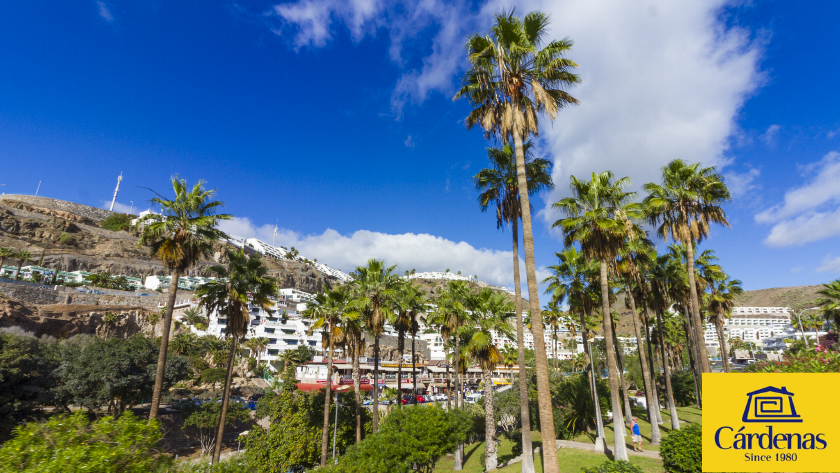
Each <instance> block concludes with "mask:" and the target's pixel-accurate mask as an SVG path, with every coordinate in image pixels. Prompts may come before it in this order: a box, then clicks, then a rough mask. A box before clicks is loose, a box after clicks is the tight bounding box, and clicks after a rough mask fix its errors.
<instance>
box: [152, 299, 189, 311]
mask: <svg viewBox="0 0 840 473" xmlns="http://www.w3.org/2000/svg"><path fill="white" fill-rule="evenodd" d="M191 304H192V299H176V300H175V305H174V308H176V309H178V308H180V307H184V306H188V305H191ZM166 305H167V303H166V302H158V309H162V308H164V307H166Z"/></svg>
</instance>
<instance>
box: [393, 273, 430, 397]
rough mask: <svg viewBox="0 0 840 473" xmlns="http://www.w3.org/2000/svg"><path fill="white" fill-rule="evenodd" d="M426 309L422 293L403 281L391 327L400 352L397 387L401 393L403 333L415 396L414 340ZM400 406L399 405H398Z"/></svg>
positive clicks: (395, 302) (415, 362) (415, 365)
mask: <svg viewBox="0 0 840 473" xmlns="http://www.w3.org/2000/svg"><path fill="white" fill-rule="evenodd" d="M426 309H427V307H426V304H425V302H424V299H423V293H422V292H420V290H419V289H417V287H416V286H414V285H413V284H412V283H411V282H409V281H404V282H403V283H402V284H401V285H400V287H399V289H398V291H397V296H396V299H395V301H394V310H395V312H394V322H393V323H392V325H393V326H394V328H395V329H397V335H398V340H397V347H398V348H399V351H400V364H399V368H398V373H397V379H398V380H399V381H397V386H398V389H399V391H400V392H402V358H403V348H404V345H405V342H404V338H405V332H408V334H409V335H410V336H411V378H412V382H413V383H414V389H413V391H412V392H413V393H414V395H415V396H416V395H417V357H416V353H415V351H416V350H415V346H414V340H415V339H416V338H417V331H418V330H420V322H419V321H418V316H419V315H420V314H421V313H423V312H425V311H426ZM400 406H401V405H400Z"/></svg>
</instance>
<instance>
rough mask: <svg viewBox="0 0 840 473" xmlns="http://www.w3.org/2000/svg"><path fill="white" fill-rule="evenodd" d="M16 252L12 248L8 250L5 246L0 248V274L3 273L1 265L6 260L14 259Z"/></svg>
mask: <svg viewBox="0 0 840 473" xmlns="http://www.w3.org/2000/svg"><path fill="white" fill-rule="evenodd" d="M16 253H17V252H16V251H15V250H14V248H9V247H6V246H0V273H2V272H3V263H5V262H6V259H7V258H14V257H15V254H16Z"/></svg>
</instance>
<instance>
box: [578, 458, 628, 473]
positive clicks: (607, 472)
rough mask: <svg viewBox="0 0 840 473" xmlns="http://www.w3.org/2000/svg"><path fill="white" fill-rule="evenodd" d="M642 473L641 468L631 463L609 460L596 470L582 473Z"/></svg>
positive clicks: (589, 469)
mask: <svg viewBox="0 0 840 473" xmlns="http://www.w3.org/2000/svg"><path fill="white" fill-rule="evenodd" d="M642 471H643V470H642V469H641V468H639V467H638V466H636V465H634V464H632V463H630V462H629V461H623V460H619V461H611V460H607V461H605V462H604V463H601V464H600V465H598V466H596V467H594V468H583V469H581V470H580V473H642Z"/></svg>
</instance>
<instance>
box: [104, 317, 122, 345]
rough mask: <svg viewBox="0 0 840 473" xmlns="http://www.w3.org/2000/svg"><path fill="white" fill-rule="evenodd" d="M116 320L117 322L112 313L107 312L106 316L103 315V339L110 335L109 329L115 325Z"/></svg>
mask: <svg viewBox="0 0 840 473" xmlns="http://www.w3.org/2000/svg"><path fill="white" fill-rule="evenodd" d="M117 320H118V318H117V315H116V314H114V313H113V312H108V313H107V314H105V316H104V317H102V325H104V326H105V330H104V332H105V339H106V340H107V339H108V337H109V336H110V335H111V327H112V326H113V325H114V324H116V323H117Z"/></svg>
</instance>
